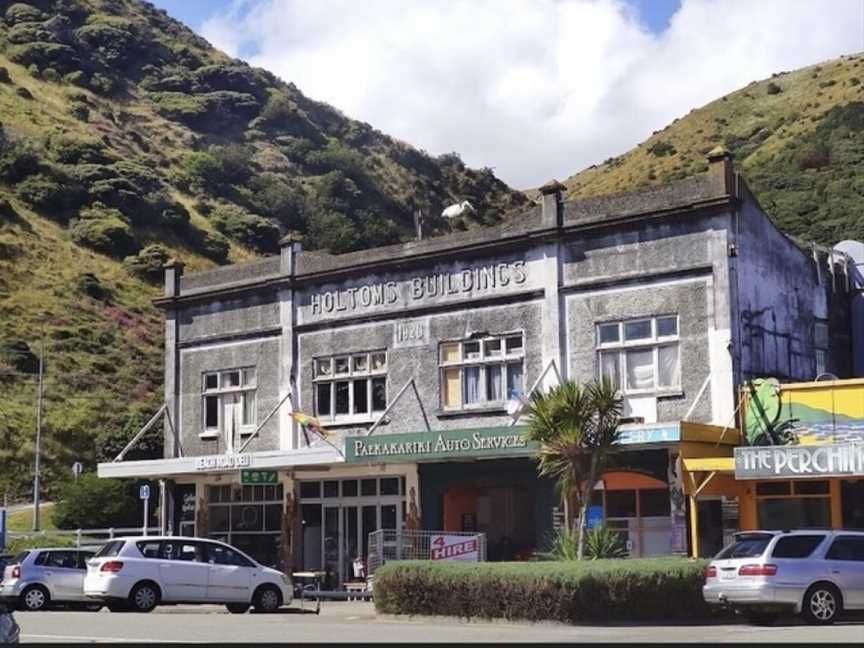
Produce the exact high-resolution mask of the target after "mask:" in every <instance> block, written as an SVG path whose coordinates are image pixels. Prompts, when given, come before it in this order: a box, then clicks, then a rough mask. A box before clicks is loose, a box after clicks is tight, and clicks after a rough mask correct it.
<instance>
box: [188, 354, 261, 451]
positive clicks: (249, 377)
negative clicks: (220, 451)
mask: <svg viewBox="0 0 864 648" xmlns="http://www.w3.org/2000/svg"><path fill="white" fill-rule="evenodd" d="M256 392H257V382H256V375H255V368H254V367H244V368H241V369H228V370H225V371H213V372H210V373H205V374H204V377H203V385H202V399H203V407H202V411H203V418H204V421H203V424H204V433H205V434H206V435H208V436H213V437H215V436H218V435H220V434H221V435H224V437H225V442H226V447H227V448H228V449H229V450H230V449H233V447H234V441H235V433H240V434H250V433H252V432H253V431H254V430H255V424H256V418H255V417H256V402H255V400H256Z"/></svg>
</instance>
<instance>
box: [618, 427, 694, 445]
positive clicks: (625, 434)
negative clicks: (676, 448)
mask: <svg viewBox="0 0 864 648" xmlns="http://www.w3.org/2000/svg"><path fill="white" fill-rule="evenodd" d="M680 440H681V424H680V423H659V424H657V425H653V424H649V425H622V426H621V435H620V436H619V437H618V443H619V445H632V444H636V443H668V442H674V441H680Z"/></svg>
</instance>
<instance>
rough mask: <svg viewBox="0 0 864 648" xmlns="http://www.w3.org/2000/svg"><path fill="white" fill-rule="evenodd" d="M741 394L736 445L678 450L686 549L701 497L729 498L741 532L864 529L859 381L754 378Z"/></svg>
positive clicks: (694, 543)
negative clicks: (687, 508)
mask: <svg viewBox="0 0 864 648" xmlns="http://www.w3.org/2000/svg"><path fill="white" fill-rule="evenodd" d="M741 396H742V398H741V417H740V420H741V429H740V430H736V431H735V434H736V439H737V440H739V442H740V446H739V447H737V448H730V447H729V446H726V445H721V444H716V446H715V448H714V450H715V452H706V449H705V447H704V446H702V447H699V448H694V449H692V450H690V451H689V452H686V453H685V452H683V451H682V458H683V464H684V466H683V468H684V474H685V479H684V487H685V493H686V494H687V495H688V497H689V501H690V537H691V552H692V553H693V555H700V554H701V553H703V552H701V551H700V546H699V544H700V543H699V538H700V535H701V533H700V528H699V508H700V502H702V501H704V500H706V499H708V498H717V497H720V498H722V500H723V501H724V503H726V502H729V503H733V502H734V504H735V506H736V507H737V513H738V527H739V528H740V529H741V530H752V529H788V528H808V527H831V528H846V529H864V380H860V379H855V380H835V381H823V382H809V383H790V384H784V385H780V384H779V383H777V382H776V381H770V380H768V381H754V384H753V385H747V386H745V387H744V388H742V394H741ZM693 539H695V540H693Z"/></svg>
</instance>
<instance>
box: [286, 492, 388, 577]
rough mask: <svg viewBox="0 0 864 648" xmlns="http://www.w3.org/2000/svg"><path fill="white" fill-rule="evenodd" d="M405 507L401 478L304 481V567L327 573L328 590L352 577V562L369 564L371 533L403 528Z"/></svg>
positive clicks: (302, 493)
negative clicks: (357, 558) (359, 559)
mask: <svg viewBox="0 0 864 648" xmlns="http://www.w3.org/2000/svg"><path fill="white" fill-rule="evenodd" d="M404 509H405V480H404V478H402V479H400V478H399V477H398V476H394V477H373V478H364V479H359V480H358V479H357V478H353V479H328V480H323V481H319V480H313V481H302V482H300V511H301V515H302V516H303V519H302V526H303V537H302V543H303V544H302V546H303V555H302V558H301V564H302V565H303V569H304V570H306V571H323V572H325V573H326V574H327V578H329V583H328V586H337V585H339V584H340V583H342V582H344V581H346V580H349V579H351V578H352V577H353V569H352V564H353V562H354V559H355V558H356V557H357V556H359V557H360V558H361V559H362V560H363V562H364V563H366V562H367V560H368V555H369V534H370V533H371V532H372V531H377V530H378V529H401V528H402V525H403V523H404Z"/></svg>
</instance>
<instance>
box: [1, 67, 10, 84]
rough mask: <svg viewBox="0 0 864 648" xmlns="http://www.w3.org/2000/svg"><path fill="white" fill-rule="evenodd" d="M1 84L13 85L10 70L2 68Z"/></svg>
mask: <svg viewBox="0 0 864 648" xmlns="http://www.w3.org/2000/svg"><path fill="white" fill-rule="evenodd" d="M0 83H12V77H10V76H9V70H8V69H6V68H5V67H0Z"/></svg>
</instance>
